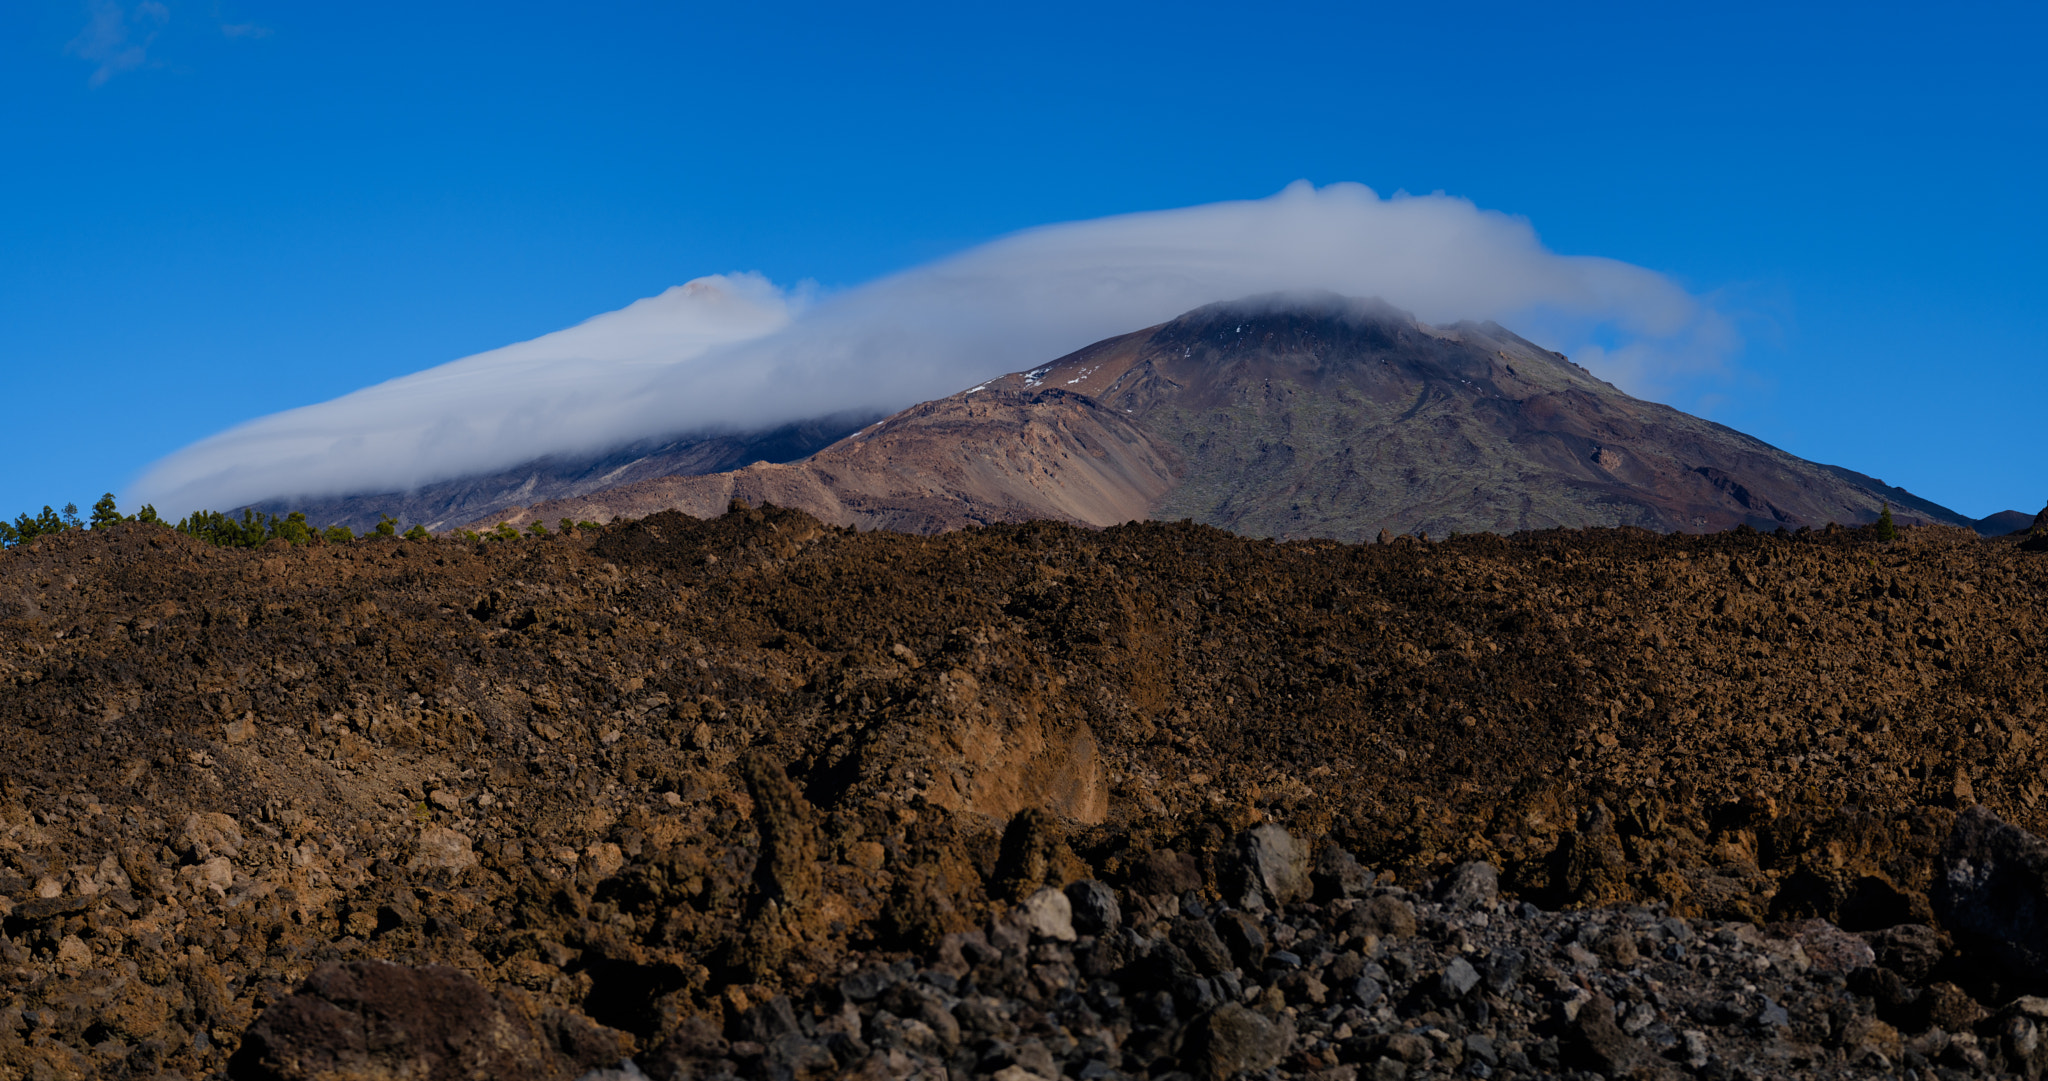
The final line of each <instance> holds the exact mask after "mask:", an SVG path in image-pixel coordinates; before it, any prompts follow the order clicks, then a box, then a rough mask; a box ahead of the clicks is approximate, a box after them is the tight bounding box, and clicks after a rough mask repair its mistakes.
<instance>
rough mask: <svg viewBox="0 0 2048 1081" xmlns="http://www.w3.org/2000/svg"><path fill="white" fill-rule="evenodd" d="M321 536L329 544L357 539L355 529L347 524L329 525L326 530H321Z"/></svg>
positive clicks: (344, 542) (345, 542)
mask: <svg viewBox="0 0 2048 1081" xmlns="http://www.w3.org/2000/svg"><path fill="white" fill-rule="evenodd" d="M320 536H321V538H322V539H324V540H326V541H327V543H329V544H347V543H348V542H350V541H352V540H354V539H356V533H355V530H353V529H350V528H349V527H347V526H345V525H331V526H328V527H327V528H326V529H325V530H323V531H322V532H321V534H320Z"/></svg>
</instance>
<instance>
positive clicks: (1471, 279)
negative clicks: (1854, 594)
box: [131, 181, 1733, 513]
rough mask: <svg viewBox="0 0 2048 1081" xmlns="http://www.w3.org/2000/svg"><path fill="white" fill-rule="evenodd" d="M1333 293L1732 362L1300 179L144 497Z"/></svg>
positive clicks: (665, 336) (234, 465) (609, 362)
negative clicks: (1240, 304)
mask: <svg viewBox="0 0 2048 1081" xmlns="http://www.w3.org/2000/svg"><path fill="white" fill-rule="evenodd" d="M1330 292H1335V293H1340V294H1345V295H1348V296H1355V297H1378V298H1382V299H1383V300H1385V301H1386V302H1387V303H1389V304H1392V305H1394V306H1396V307H1399V308H1402V309H1405V310H1408V311H1412V312H1414V313H1415V315H1416V316H1417V317H1419V318H1421V319H1423V320H1426V321H1429V322H1446V321H1455V320H1459V319H1494V320H1497V321H1500V322H1502V323H1506V324H1509V325H1511V326H1512V325H1514V321H1515V320H1517V319H1518V318H1528V319H1534V320H1537V321H1539V322H1540V323H1542V324H1543V326H1545V327H1546V328H1553V329H1557V330H1558V331H1559V332H1561V333H1589V334H1590V333H1594V332H1596V331H1597V332H1599V333H1601V334H1603V335H1604V336H1605V337H1606V338H1608V339H1609V340H1612V341H1616V342H1619V343H1620V344H1619V346H1617V347H1616V348H1615V349H1614V353H1615V354H1616V355H1621V354H1623V353H1624V352H1626V354H1627V355H1628V356H1629V357H1630V358H1631V360H1630V363H1631V365H1632V368H1631V371H1632V376H1633V377H1632V379H1631V381H1635V382H1642V381H1646V380H1653V379H1654V378H1656V376H1657V375H1658V374H1659V373H1658V367H1659V364H1660V363H1664V364H1666V365H1667V366H1668V364H1670V363H1698V357H1699V356H1700V355H1701V354H1702V353H1703V352H1704V353H1705V354H1708V355H1710V356H1711V357H1718V355H1719V354H1720V353H1721V352H1724V351H1725V350H1727V349H1729V348H1732V344H1733V339H1732V335H1731V334H1730V332H1729V331H1728V330H1727V327H1726V323H1725V321H1724V320H1722V319H1720V317H1719V316H1718V315H1717V314H1716V313H1714V312H1713V311H1712V310H1711V309H1709V308H1707V307H1705V306H1704V305H1702V304H1701V303H1700V302H1699V301H1698V300H1697V299H1696V298H1694V297H1692V296H1691V295H1690V294H1688V293H1686V292H1685V291H1684V290H1683V289H1681V288H1679V287H1678V286H1677V285H1675V284H1674V283H1672V282H1671V281H1670V280H1669V279H1667V278H1665V277H1664V276H1663V275H1660V274H1657V273H1655V272H1654V271H1650V270H1647V269H1644V268H1642V267H1638V266H1634V265H1631V264H1628V263H1623V262H1619V261H1616V260H1612V259H1603V258H1598V257H1592V256H1567V255H1558V254H1556V253H1554V252H1551V251H1550V250H1548V249H1547V248H1545V247H1544V246H1543V244H1542V242H1541V240H1540V239H1539V238H1538V237H1537V235H1536V231H1535V229H1534V228H1533V227H1532V226H1531V225H1530V224H1529V223H1528V222H1527V221H1526V220H1524V219H1521V218H1518V217H1513V216H1510V215H1507V214H1502V213H1498V212H1494V211H1487V210H1482V209H1480V208H1478V207H1476V206H1474V205H1473V204H1472V203H1471V202H1469V201H1467V200H1464V199H1459V198H1454V197H1450V196H1444V195H1425V196H1407V195H1396V196H1394V197H1392V198H1381V197H1380V196H1378V195H1377V194H1375V193H1374V192H1373V191H1372V190H1371V189H1369V188H1366V187H1364V186H1363V185H1358V184H1333V185H1330V186H1328V187H1324V188H1320V189H1318V188H1315V187H1313V186H1311V185H1309V184H1308V183H1307V182H1305V181H1300V182H1296V183H1294V184H1291V185H1289V186H1288V187H1287V188H1286V189H1284V190H1282V191H1281V192H1279V193H1278V194H1276V195H1273V196H1271V197H1268V198H1265V199H1256V200H1244V201H1235V202H1223V203H1211V204H1207V205H1203V206H1195V207H1187V208H1183V209H1177V210H1162V211H1149V212H1144V213H1136V214H1125V215H1119V216H1115V217H1109V218H1100V219H1095V220H1092V221H1082V222H1070V223H1063V224H1058V225H1048V226H1041V227H1038V228H1034V229H1027V230H1024V231H1022V232H1019V233H1015V234H1012V235H1009V236H1006V237H1002V238H1000V239H997V240H994V241H991V242H989V243H987V244H983V245H980V246H978V247H975V248H972V249H969V250H967V251H964V252H961V253H959V254H957V255H954V256H950V257H948V258H945V259H940V260H937V261H935V262H932V263H929V264H925V265H923V266H919V267H915V268H913V269H910V270H906V271H903V272H900V273H897V274H893V275H890V276H888V277H885V278H881V279H878V280H876V281H874V282H871V283H869V284H867V285H863V286H860V287H857V288H854V289H850V290H847V291H845V292H842V293H839V294H837V295H834V296H831V297H828V298H825V299H823V300H821V301H818V302H815V303H813V302H811V301H810V299H809V298H808V297H807V296H806V295H804V294H803V293H801V292H795V293H793V292H790V291H785V290H782V289H778V288H777V287H775V286H774V285H773V284H771V283H770V282H768V281H767V280H766V279H764V278H762V277H760V276H759V275H754V274H728V275H713V276H710V277H706V278H699V279H696V280H695V281H692V282H690V283H688V284H686V285H682V286H677V287H674V288H671V289H669V290H667V291H666V292H663V293H662V294H660V295H659V296H655V297H649V298H647V299H644V300H640V301H636V302H634V303H633V304H631V305H628V306H627V307H625V308H623V309H621V310H619V311H616V312H611V313H608V314H605V315H600V316H597V317H595V318H593V319H590V320H588V321H586V322H584V323H582V324H579V325H577V326H575V327H571V328H569V329H567V330H562V331H557V332H556V333H553V334H548V335H544V336H542V337H539V338H535V339H533V340H532V341H528V342H521V343H519V344H516V345H511V346H506V347H504V348H502V349H496V350H492V351H490V352H486V353H479V354H477V355H475V356H471V357H465V358H463V359H461V360H457V361H453V362H451V363H448V364H444V365H441V366H439V367H436V368H430V369H428V370H426V371H423V372H419V373H416V374H414V375H409V376H405V377H402V378H399V379H394V380H391V381H389V382H386V383H381V384H378V385H376V386H373V387H368V388H365V389H364V390H360V391H356V392H355V393H352V394H348V395H345V396H343V397H340V398H336V399H334V400H332V401H329V402H324V403H321V404H318V405H312V406H306V407H302V408H299V409H293V410H288V411H286V412H283V413H278V414H274V415H272V416H268V417H263V418H260V419H258V420H254V421H250V422H248V423H246V424H242V425H239V426H237V427H235V428H233V429H230V430H228V431H226V432H223V433H221V434H219V435H216V436H212V437H210V438H208V439H205V440H202V441H200V442H198V443H195V444H193V445H192V446H190V447H187V448H185V449H184V450H181V451H178V452H177V453H175V454H172V455H170V456H169V457H167V458H165V459H163V460H162V461H160V462H158V463H157V464H156V465H155V466H153V467H152V468H151V469H150V470H149V471H148V472H147V473H146V474H145V475H144V476H143V477H142V479H141V480H140V481H139V482H138V483H137V484H136V486H135V490H134V491H133V492H132V493H131V495H132V497H133V498H134V499H137V500H144V501H149V502H153V503H155V504H156V505H157V506H158V507H159V508H160V509H162V510H164V511H165V512H166V513H184V512H186V511H188V510H191V509H196V508H199V507H202V506H204V507H215V508H225V507H235V506H241V505H243V504H247V503H250V502H254V501H256V500H261V499H274V498H290V497H293V496H310V495H329V494H342V493H348V492H373V491H402V490H407V489H410V488H413V487H416V486H418V485H421V484H425V483H430V482H432V481H436V480H444V479H448V478H451V477H458V476H465V475H470V474H475V473H481V472H485V471H491V470H497V469H503V468H507V467H510V466H513V465H516V464H518V463H520V462H525V461H530V460H533V459H535V458H538V457H546V456H550V455H554V456H575V455H582V454H589V453H594V452H597V451H601V450H605V449H608V448H610V447H616V446H620V445H624V444H627V443H631V442H635V441H638V440H642V439H651V438H656V437H661V436H671V435H678V434H685V433H693V432H713V431H725V432H730V431H749V430H757V429H762V428H767V427H771V426H774V425H779V424H784V423H788V422H791V421H796V420H802V419H808V418H811V417H816V416H820V415H824V414H828V413H839V412H845V411H849V410H875V411H890V410H895V409H900V408H902V407H904V406H908V405H911V404H914V403H916V402H918V401H922V400H925V399H928V398H933V397H939V396H943V395H945V394H950V393H952V392H954V391H957V390H959V389H961V388H962V387H965V386H968V385H971V384H972V383H974V382H977V381H979V380H982V379H985V378H987V377H989V376H991V375H995V374H1000V373H1003V372H1008V371H1016V370H1021V369H1024V368H1028V367H1031V366H1033V365H1035V364H1038V363H1041V362H1043V361H1046V360H1050V359H1052V358H1053V357H1056V356H1059V355H1062V354H1064V353H1067V352H1071V351H1072V350H1074V349H1077V348H1080V347H1081V346H1084V345H1087V344H1089V343H1091V342H1094V341H1098V340H1100V339H1102V338H1106V337H1110V336H1112V335H1115V334H1121V333H1125V332H1127V331H1131V330H1136V329H1139V328H1141V327H1145V326H1150V325H1153V324H1155V323H1161V322H1164V321H1166V320H1168V319H1171V318H1173V317H1175V316H1177V315H1180V314H1182V313H1183V312H1186V311H1189V310H1191V309H1194V308H1198V307H1201V306H1202V305H1205V304H1211V303H1215V302H1218V301H1227V300H1233V299H1237V298H1242V297H1249V296H1255V295H1259V294H1272V293H1283V294H1292V293H1300V294H1308V293H1330ZM1659 358H1670V359H1667V360H1665V361H1660V360H1659ZM1685 358H1691V359H1690V360H1687V359H1685Z"/></svg>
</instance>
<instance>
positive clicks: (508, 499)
mask: <svg viewBox="0 0 2048 1081" xmlns="http://www.w3.org/2000/svg"><path fill="white" fill-rule="evenodd" d="M876 419H877V416H876V415H875V414H872V413H846V414H840V415H837V416H830V417H822V418H819V419H816V420H810V421H804V422H802V423H799V424H786V425H783V426H782V427H779V428H773V429H770V430H768V431H764V432H754V433H749V434H739V435H700V436H693V437H682V438H676V439H669V440H665V441H660V442H655V443H640V444H635V445H633V446H629V447H625V448H622V449H618V450H613V451H610V452H607V453H604V454H599V455H594V456H592V457H589V458H539V459H535V460H534V461H531V462H526V463H524V464H522V465H517V466H514V467H512V468H511V469H506V470H501V471H499V472H496V473H487V474H482V475H479V476H471V477H458V478H455V479H453V480H445V481H439V482H436V483H432V484H426V485H422V486H420V487H419V488H416V489H414V490H412V491H409V492H367V493H355V494H350V495H339V496H315V497H307V498H276V499H267V500H264V501H262V502H260V503H256V504H253V506H252V509H254V510H255V511H256V512H257V513H259V514H277V515H284V514H287V513H290V512H291V511H304V512H305V513H306V516H307V517H308V518H309V519H311V520H312V521H313V522H315V523H316V524H319V525H322V526H326V525H345V526H348V527H349V528H351V529H354V530H356V531H358V532H360V531H363V530H366V529H371V528H374V527H375V526H376V525H377V522H378V520H379V519H380V518H381V517H382V516H383V515H387V514H388V515H390V516H392V517H394V518H397V519H398V520H399V521H400V523H401V524H402V525H403V526H409V525H412V524H413V523H419V524H421V525H424V526H425V527H426V528H427V529H429V530H432V531H435V532H439V531H442V530H446V529H450V528H453V527H455V526H458V525H461V524H463V523H465V522H469V521H472V520H478V519H486V518H488V519H490V520H491V521H496V520H497V519H495V518H492V517H491V516H492V515H495V514H498V513H499V512H500V511H503V510H506V509H508V508H512V507H518V506H523V505H526V504H531V503H533V502H536V501H539V500H548V499H563V498H568V497H572V496H578V495H583V494H586V493H589V492H598V491H604V490H606V489H609V488H616V487H619V486H620V485H625V484H631V483H633V482H634V481H638V480H644V479H646V478H649V477H663V476H670V475H674V474H696V473H717V472H720V471H723V470H728V469H735V468H738V467H740V466H742V465H746V464H747V463H749V462H758V461H769V462H791V461H796V460H797V459H800V458H804V457H808V456H809V455H811V454H812V453H814V452H816V451H818V450H819V449H821V448H823V447H826V446H829V445H830V444H832V443H833V442H835V441H836V440H838V439H840V438H841V437H843V436H845V435H846V434H847V433H849V432H854V431H858V430H860V428H861V427H862V426H863V425H866V424H868V423H871V422H872V421H874V420H876ZM237 510H238V511H239V508H237Z"/></svg>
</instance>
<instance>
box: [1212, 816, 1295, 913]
mask: <svg viewBox="0 0 2048 1081" xmlns="http://www.w3.org/2000/svg"><path fill="white" fill-rule="evenodd" d="M1226 872H1227V875H1226V878H1227V881H1226V883H1225V888H1226V889H1228V890H1230V891H1231V892H1230V894H1229V896H1230V898H1231V899H1232V901H1233V903H1235V904H1236V905H1237V906H1238V907H1239V908H1244V909H1249V910H1251V911H1254V912H1257V911H1261V910H1263V909H1267V908H1279V907H1280V906H1282V905H1287V904H1292V903H1293V902H1295V901H1300V900H1305V899H1306V898H1307V897H1308V895H1309V877H1308V851H1307V849H1306V848H1305V847H1304V846H1303V845H1302V844H1301V843H1300V842H1298V841H1296V840H1295V839H1294V835H1293V834H1290V833H1288V832H1287V831H1286V830H1285V829H1283V828H1282V827H1280V826H1279V825H1277V824H1275V823H1272V822H1263V823H1260V824H1259V825H1257V826H1253V827H1252V828H1251V829H1248V830H1246V831H1244V832H1243V833H1242V834H1239V835H1238V839H1237V851H1236V853H1235V854H1234V859H1233V860H1232V861H1231V862H1230V863H1229V864H1227V865H1226Z"/></svg>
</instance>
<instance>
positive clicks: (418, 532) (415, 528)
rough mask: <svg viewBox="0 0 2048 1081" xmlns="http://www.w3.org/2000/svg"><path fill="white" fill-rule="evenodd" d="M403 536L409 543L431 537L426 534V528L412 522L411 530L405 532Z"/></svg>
mask: <svg viewBox="0 0 2048 1081" xmlns="http://www.w3.org/2000/svg"><path fill="white" fill-rule="evenodd" d="M404 536H405V539H406V540H409V541H423V540H426V539H428V538H429V537H431V536H433V534H431V533H428V532H427V527H426V526H423V525H421V524H419V523H418V522H414V523H413V524H412V528H411V529H408V530H406V531H405V533H404Z"/></svg>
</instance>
